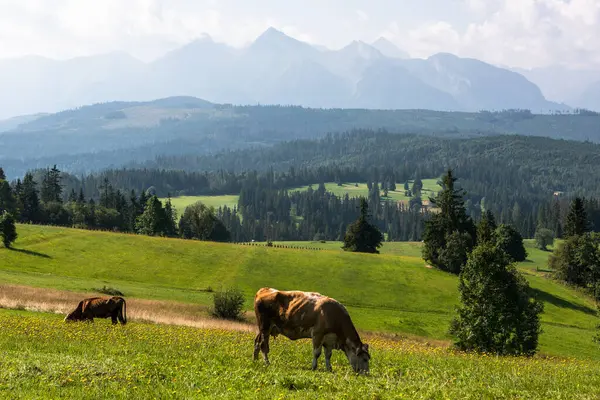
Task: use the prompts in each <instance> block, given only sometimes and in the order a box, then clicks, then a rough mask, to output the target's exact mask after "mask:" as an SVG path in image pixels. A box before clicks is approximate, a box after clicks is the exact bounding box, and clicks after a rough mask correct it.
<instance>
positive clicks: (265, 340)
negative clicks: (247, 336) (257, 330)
mask: <svg viewBox="0 0 600 400" xmlns="http://www.w3.org/2000/svg"><path fill="white" fill-rule="evenodd" d="M269 335H270V332H269V331H267V332H261V336H262V340H261V343H260V349H261V350H262V353H263V358H264V359H265V364H266V365H269V364H270V363H269Z"/></svg>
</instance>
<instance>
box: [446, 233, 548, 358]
mask: <svg viewBox="0 0 600 400" xmlns="http://www.w3.org/2000/svg"><path fill="white" fill-rule="evenodd" d="M459 279H460V280H459V291H460V300H461V305H460V307H459V308H458V315H457V316H456V317H455V318H454V319H453V321H452V323H451V325H450V333H451V334H452V335H453V336H455V337H456V341H455V345H456V347H457V348H459V349H460V350H464V351H475V352H483V353H494V354H498V355H527V356H532V355H534V354H535V353H536V351H537V346H538V337H539V334H540V332H541V328H540V319H539V314H540V313H541V312H542V311H543V304H542V303H541V302H539V301H537V300H534V299H532V298H531V297H530V289H529V284H528V283H527V280H526V279H525V278H524V277H523V276H522V275H521V274H520V273H519V272H518V271H517V269H516V268H515V267H514V265H511V261H510V258H509V257H508V256H507V254H506V253H505V252H504V251H503V250H502V249H500V248H498V247H496V246H494V245H493V244H492V243H483V244H481V245H479V246H477V247H476V248H475V249H474V250H473V252H472V253H471V254H470V255H469V259H468V261H467V263H466V265H465V267H464V268H463V270H462V271H461V273H460V275H459Z"/></svg>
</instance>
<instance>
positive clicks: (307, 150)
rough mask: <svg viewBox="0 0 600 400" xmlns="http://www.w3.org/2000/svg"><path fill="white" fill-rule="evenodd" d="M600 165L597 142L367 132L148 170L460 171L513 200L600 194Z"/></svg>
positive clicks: (351, 177) (178, 159) (318, 174)
mask: <svg viewBox="0 0 600 400" xmlns="http://www.w3.org/2000/svg"><path fill="white" fill-rule="evenodd" d="M599 163H600V145H598V144H593V143H589V142H577V141H566V140H552V139H547V138H539V137H525V136H517V135H499V136H490V137H482V138H471V139H442V138H436V137H431V136H424V135H399V134H392V133H388V132H382V131H369V130H361V131H354V132H351V133H343V134H331V135H327V136H326V137H325V138H323V139H320V140H296V141H291V142H285V143H280V144H277V145H275V146H273V147H269V148H257V149H247V150H238V151H230V152H224V153H221V154H218V155H214V156H168V157H167V156H163V157H158V158H156V160H154V161H152V162H147V163H144V164H143V167H145V168H151V169H169V170H186V171H218V170H226V171H231V172H237V173H241V172H244V171H250V170H256V171H267V170H270V169H273V171H275V172H278V171H279V172H288V171H289V170H290V168H292V167H293V169H294V170H295V172H294V173H295V174H296V175H297V176H298V177H300V176H301V175H303V176H304V177H303V178H301V179H300V178H298V179H296V180H295V181H294V182H290V184H308V183H318V182H319V181H320V180H322V181H325V182H326V181H335V180H338V179H340V180H345V181H363V182H364V181H366V180H378V181H382V180H383V177H382V176H381V175H383V174H385V173H391V172H389V171H393V172H394V174H395V175H396V181H404V180H406V179H411V178H412V177H413V175H414V173H415V171H418V172H419V174H420V176H421V177H433V176H439V175H440V174H441V173H442V172H443V171H444V170H445V169H446V168H453V169H456V171H457V174H458V175H459V176H460V177H461V179H462V182H465V184H466V185H467V186H468V187H469V189H470V191H471V192H474V193H480V194H483V193H486V192H489V190H490V189H491V188H493V187H494V186H496V187H502V190H509V191H510V192H509V193H506V196H513V195H514V194H515V193H516V194H520V195H534V194H535V195H548V194H552V193H553V192H555V191H563V192H568V193H578V194H582V195H590V194H594V195H600V175H598V174H597V173H596V166H597V165H599ZM132 167H133V165H132ZM138 167H140V166H139V165H138ZM301 170H304V171H301ZM375 170H377V171H375ZM385 171H388V172H385ZM377 175H379V176H377ZM309 181H310V182H309Z"/></svg>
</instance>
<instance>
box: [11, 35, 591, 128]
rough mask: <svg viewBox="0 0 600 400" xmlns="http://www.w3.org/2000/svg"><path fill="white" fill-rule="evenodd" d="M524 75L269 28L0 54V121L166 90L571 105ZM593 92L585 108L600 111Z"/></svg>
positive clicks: (308, 98)
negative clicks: (232, 35) (78, 53)
mask: <svg viewBox="0 0 600 400" xmlns="http://www.w3.org/2000/svg"><path fill="white" fill-rule="evenodd" d="M524 75H526V73H524V72H523V71H515V70H510V69H507V68H500V67H497V66H493V65H491V64H487V63H484V62H482V61H478V60H475V59H467V58H460V57H457V56H455V55H452V54H448V53H440V54H436V55H433V56H431V57H429V58H427V59H411V58H409V57H408V54H406V53H405V52H403V51H402V50H400V49H399V48H397V47H396V46H395V45H394V44H393V43H391V42H390V41H388V40H386V39H384V38H380V39H378V40H376V41H375V42H373V43H370V44H369V43H365V42H361V41H354V42H352V43H350V44H349V45H347V46H346V47H344V48H342V49H339V50H335V51H334V50H328V49H323V48H322V47H317V46H313V45H311V44H308V43H305V42H302V41H299V40H296V39H294V38H292V37H290V36H287V35H285V34H284V33H282V32H280V31H278V30H276V29H274V28H269V29H268V30H267V31H265V32H264V33H263V34H261V35H260V36H259V37H258V38H257V39H256V40H255V41H254V42H252V43H251V44H250V45H249V46H247V47H245V48H242V49H236V48H232V47H229V46H227V45H225V44H222V43H217V42H215V41H213V40H212V39H211V38H210V37H209V36H204V37H202V38H199V39H197V40H195V41H193V42H191V43H189V44H187V45H185V46H183V47H180V48H177V49H175V50H173V51H171V52H169V53H167V54H165V55H164V56H163V57H161V58H159V59H157V60H154V61H152V62H149V63H144V62H142V61H140V60H138V59H136V58H134V57H132V56H130V55H128V54H126V53H110V54H104V55H98V56H90V57H80V58H74V59H69V60H61V61H59V60H51V59H47V58H42V57H37V56H30V57H24V58H19V59H11V60H0V119H4V118H8V117H13V116H17V115H25V114H33V113H40V112H45V113H48V112H57V111H61V110H65V109H72V108H76V107H79V106H82V105H85V104H92V103H101V102H108V101H114V100H119V101H148V100H153V99H157V98H164V97H170V96H194V97H199V98H203V99H207V100H210V101H212V102H217V103H232V104H282V105H302V106H306V107H316V108H369V109H430V110H445V111H479V110H482V109H485V110H502V109H518V108H520V109H530V110H531V111H533V112H536V113H540V112H549V111H553V110H569V109H570V107H569V106H567V105H565V104H563V103H561V102H556V101H550V100H547V99H546V97H545V96H544V94H543V93H542V91H541V90H540V88H539V87H538V86H537V85H536V84H535V83H533V82H532V80H535V79H532V78H531V77H530V78H529V79H527V78H526V77H525V76H524ZM599 80H600V79H599ZM596 93H597V91H593V90H592V92H590V93H588V94H587V95H586V96H587V97H585V98H586V104H591V105H594V104H597V105H598V107H594V108H600V104H599V103H600V101H598V100H600V97H599V96H598V95H597V94H596ZM581 95H582V96H584V93H583V92H582V93H581Z"/></svg>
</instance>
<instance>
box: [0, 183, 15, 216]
mask: <svg viewBox="0 0 600 400" xmlns="http://www.w3.org/2000/svg"><path fill="white" fill-rule="evenodd" d="M15 209H16V201H15V197H14V196H13V191H12V189H11V187H10V185H9V184H8V182H7V181H6V180H3V179H0V214H1V213H2V212H4V211H6V212H9V213H13V212H15Z"/></svg>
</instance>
